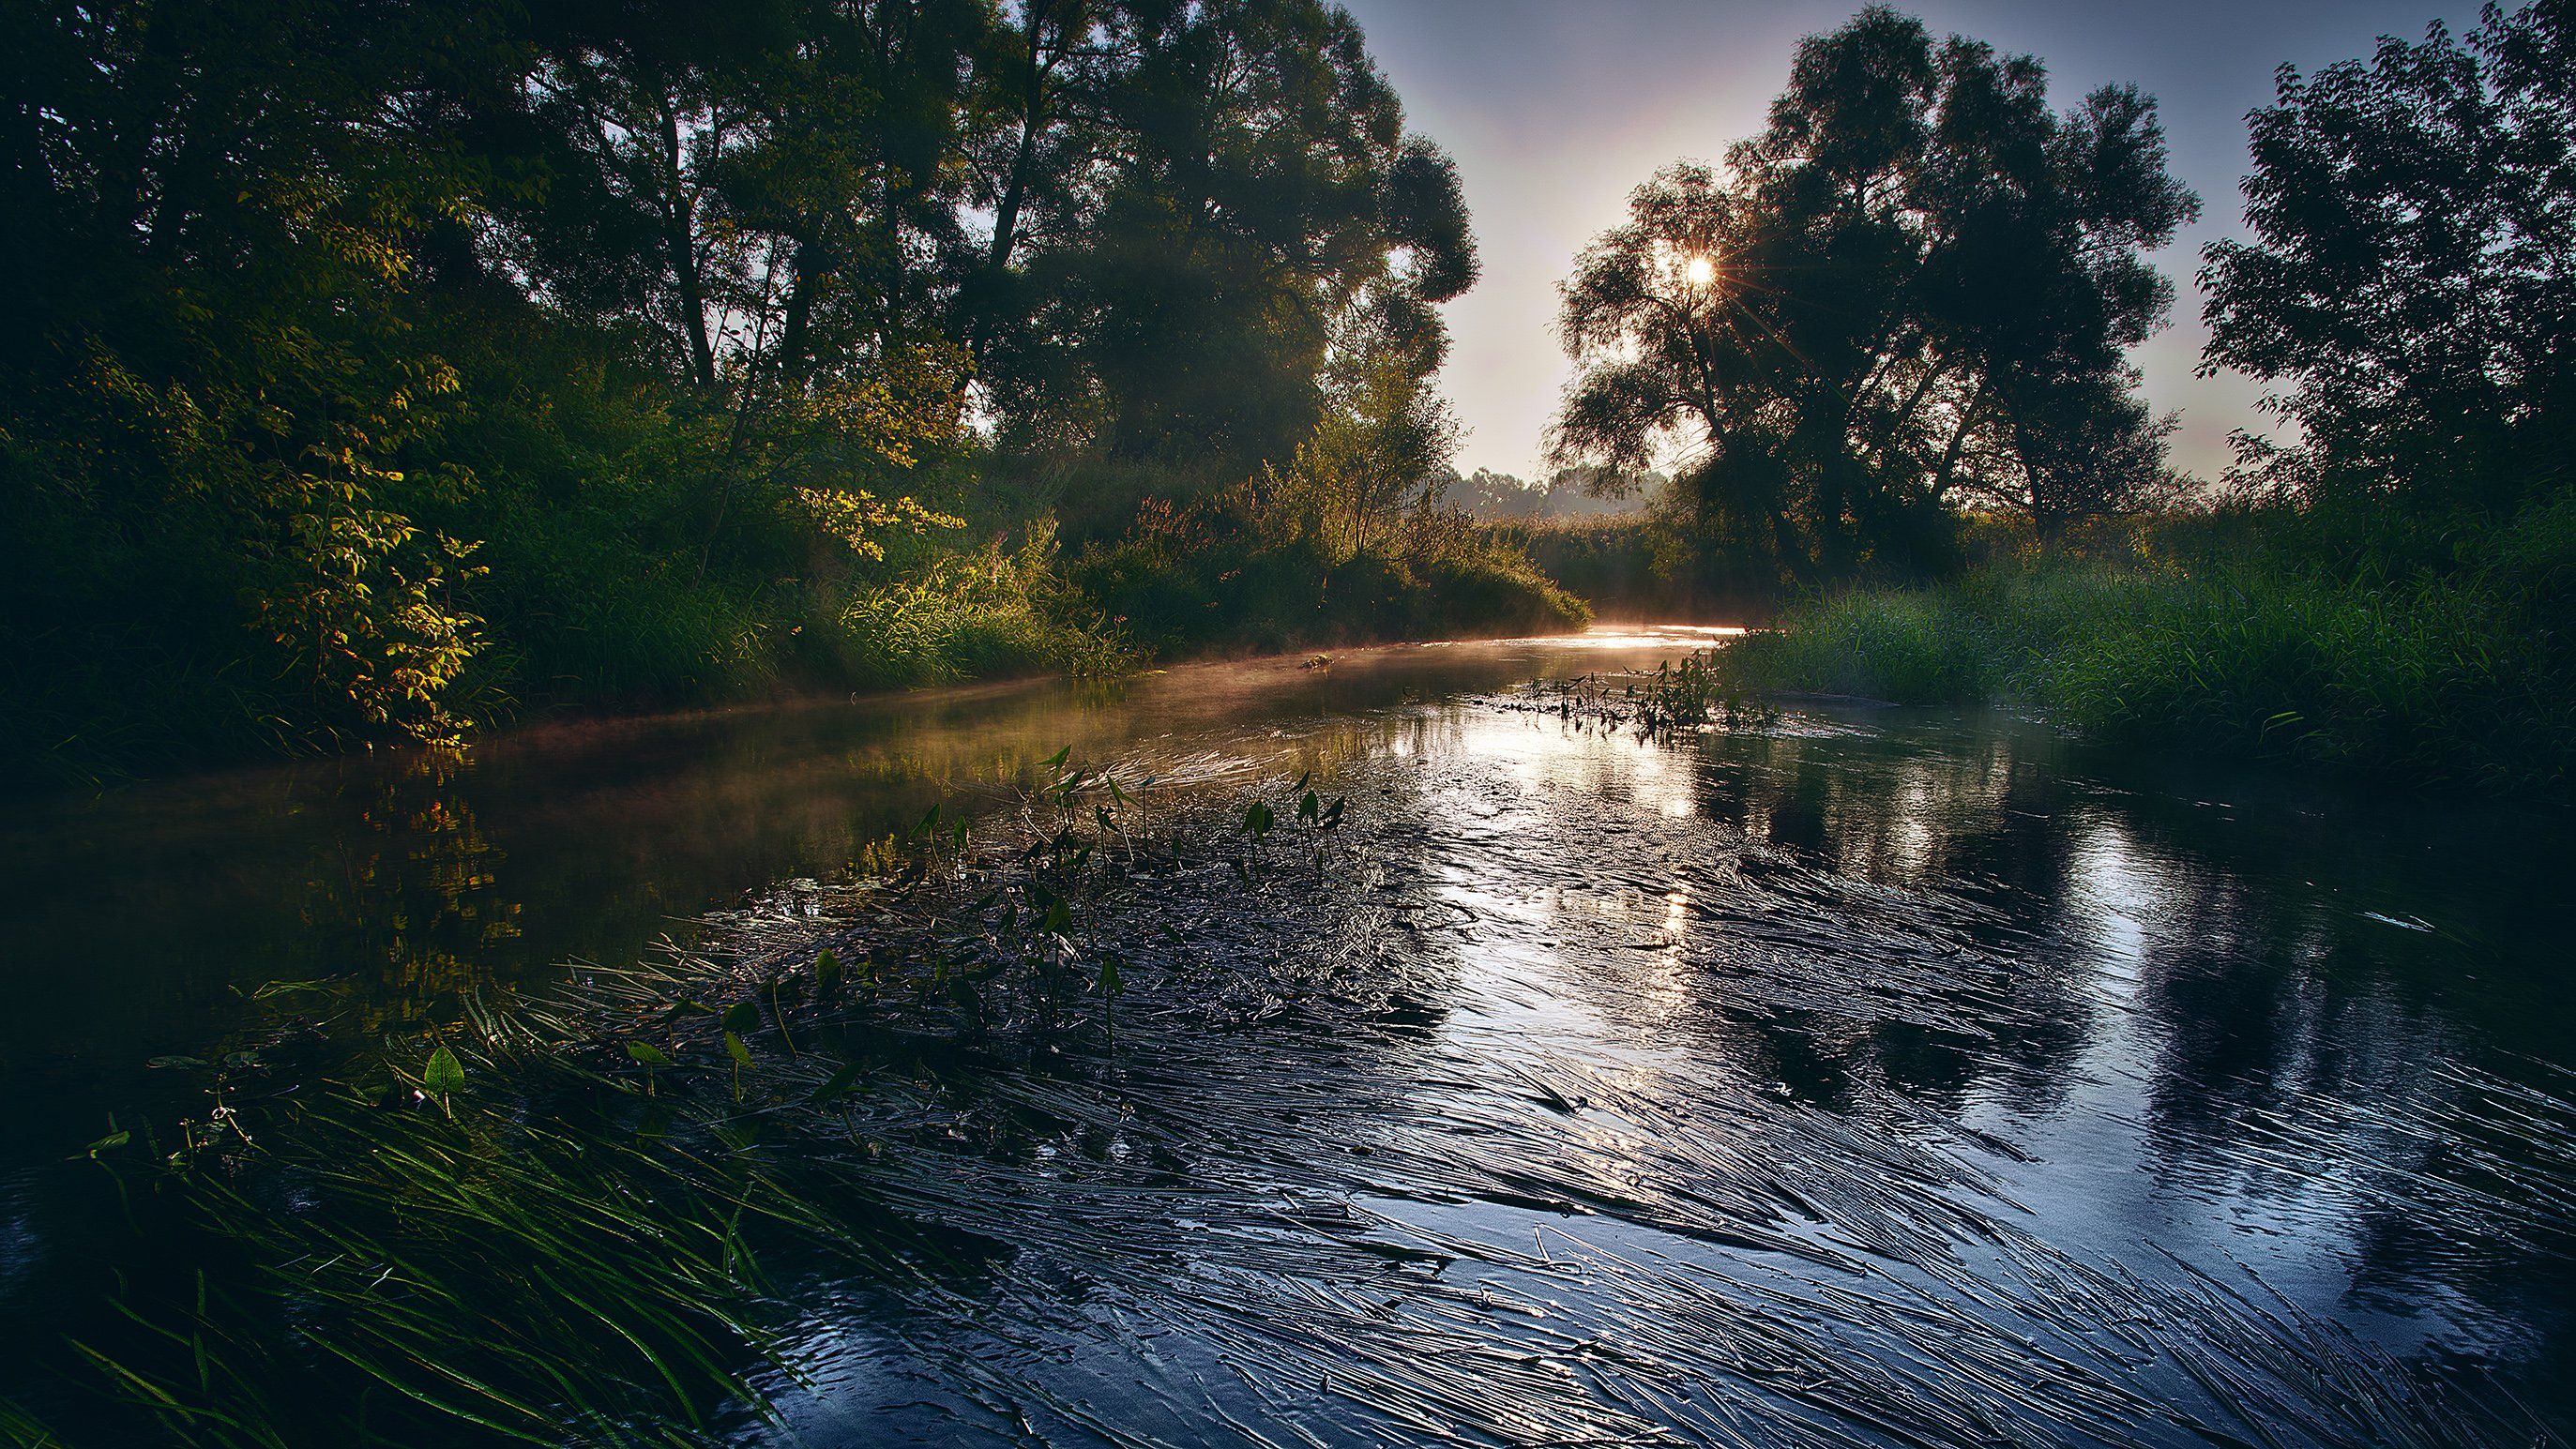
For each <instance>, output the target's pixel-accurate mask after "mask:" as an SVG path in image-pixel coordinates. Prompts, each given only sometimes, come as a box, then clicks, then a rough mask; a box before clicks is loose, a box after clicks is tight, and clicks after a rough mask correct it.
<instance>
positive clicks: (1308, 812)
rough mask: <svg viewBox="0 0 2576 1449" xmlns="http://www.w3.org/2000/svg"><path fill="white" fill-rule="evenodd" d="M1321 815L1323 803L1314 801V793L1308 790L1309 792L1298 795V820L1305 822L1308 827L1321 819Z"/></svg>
mask: <svg viewBox="0 0 2576 1449" xmlns="http://www.w3.org/2000/svg"><path fill="white" fill-rule="evenodd" d="M1323 813H1324V803H1323V802H1322V801H1320V800H1318V799H1316V798H1315V792H1314V791H1312V790H1309V791H1307V792H1306V793H1305V794H1303V795H1300V796H1299V797H1297V818H1298V819H1300V820H1303V821H1305V822H1306V823H1307V824H1309V825H1312V824H1314V823H1315V822H1316V821H1317V820H1318V819H1320V818H1322V816H1323Z"/></svg>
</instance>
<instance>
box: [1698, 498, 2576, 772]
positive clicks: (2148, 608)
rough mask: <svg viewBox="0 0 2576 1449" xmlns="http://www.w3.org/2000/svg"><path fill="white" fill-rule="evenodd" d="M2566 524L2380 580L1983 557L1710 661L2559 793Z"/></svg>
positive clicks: (2109, 730)
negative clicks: (1959, 573) (2459, 561)
mask: <svg viewBox="0 0 2576 1449" xmlns="http://www.w3.org/2000/svg"><path fill="white" fill-rule="evenodd" d="M2571 520H2576V507H2570V506H2567V505H2561V506H2559V507H2557V508H2553V509H2549V510H2544V511H2543V512H2542V513H2541V514H2538V515H2535V516H2533V517H2531V518H2528V519H2526V520H2524V521H2523V522H2522V523H2521V524H2519V525H2517V526H2516V527H2515V528H2514V529H2512V530H2511V531H2510V532H2509V533H2507V534H2505V535H2503V536H2501V537H2498V538H2495V539H2492V540H2490V545H2491V546H2490V547H2488V548H2486V549H2483V550H2481V551H2480V552H2479V554H2478V558H2479V562H2478V563H2476V564H2475V565H2473V566H2469V567H2462V568H2457V569H2453V570H2450V571H2447V572H2441V573H2432V572H2423V571H2417V572H2410V573H2408V574H2405V575H2402V576H2399V577H2376V578H2374V577H2369V576H2366V575H2356V574H2354V573H2350V572H2345V571H2339V570H2329V569H2324V568H2319V567H2314V566H2306V565H2303V564H2301V563H2299V562H2298V561H2295V560H2290V559H2285V558H2283V557H2281V556H2280V555H2278V554H2266V553H2263V552H2260V551H2250V552H2249V551H2239V552H2236V553H2234V554H2232V555H2223V556H2217V557H2212V558H2207V559H2203V560H2198V561H2177V560H2173V559H2170V558H2167V559H2164V560H2161V561H2159V560H2156V559H2153V558H2152V557H2150V558H2147V559H2142V560H2136V561H2130V562H2123V563H2098V562H2094V563H2087V562H2081V561H2072V560H2066V559H2053V560H2046V561H2040V562H2037V563H2030V562H2019V563H2016V562H1998V563H1995V564H1991V565H1989V566H1987V567H1985V568H1983V569H1981V570H1978V571H1976V572H1973V573H1971V574H1970V575H1968V576H1967V577H1965V578H1963V579H1961V580H1959V581H1957V582H1954V583H1950V584H1946V585H1941V586H1936V587H1929V588H1917V589H1879V590H1860V591H1854V592H1849V593H1844V594H1840V595H1836V596H1832V597H1829V598H1823V599H1819V600H1815V601H1811V602H1809V603H1807V604H1804V605H1801V606H1798V607H1796V608H1794V609H1792V610H1790V611H1789V612H1788V613H1787V614H1786V615H1785V616H1784V617H1783V618H1782V620H1781V621H1780V627H1779V628H1778V629H1777V630H1775V631H1771V632H1767V633H1763V634H1758V635H1754V636H1751V637H1748V638H1747V639H1745V640H1743V641H1741V642H1740V643H1739V644H1738V645H1737V646H1736V648H1734V649H1733V650H1731V651H1729V652H1728V654H1727V655H1726V657H1725V666H1724V667H1725V668H1726V670H1727V671H1728V673H1729V675H1730V677H1731V678H1732V679H1733V680H1734V681H1735V682H1736V683H1737V684H1738V685H1739V686H1741V687H1744V688H1748V689H1753V690H1761V691H1771V692H1780V691H1814V692H1822V693H1834V694H1850V695H1862V696H1869V697H1874V698H1879V699H1885V700H1890V701H1895V702H1899V703H1914V704H1965V703H1973V702H1980V701H1995V702H2005V703H2012V704H2018V705H2022V706H2025V707H2029V708H2033V709H2036V710H2038V711H2040V712H2042V713H2043V714H2045V715H2046V716H2047V717H2049V718H2050V719H2052V720H2055V721H2057V722H2059V723H2062V724H2065V725H2068V726H2071V727H2073V728H2075V729H2078V730H2080V731H2082V732H2084V733H2086V734H2088V735H2090V736H2093V737H2095V738H2099V739H2103V740H2108V741H2113V742H2119V743H2131V744H2141V745H2156V746H2167V747H2173V748H2180V749H2196V750H2208V751H2215V752H2220V753H2224V754H2229V755H2236V756H2247V757H2255V758H2270V759H2282V760H2291V761H2300V762H2308V763H2316V764H2323V765H2330V766H2335V767H2339V768H2344V769H2349V770H2355V771H2361V772H2368V773H2376V774H2382V775H2387V776H2394V777H2399V778H2404V779H2407V780H2412V781H2421V782H2425V783H2450V782H2460V783H2472V784H2476V785H2480V786H2484V787H2489V788H2495V789H2539V790H2545V791H2550V792H2563V791H2564V790H2565V788H2566V787H2567V785H2568V774H2567V761H2568V758H2569V754H2570V751H2571V750H2576V651H2571V649H2570V648H2569V645H2568V643H2567V641H2566V639H2565V637H2564V635H2563V633H2562V632H2561V630H2562V626H2561V625H2560V624H2559V622H2558V620H2559V619H2560V618H2561V617H2563V615H2562V614H2561V613H2560V612H2559V611H2560V610H2561V609H2563V607H2564V605H2565V603H2566V601H2567V600H2568V599H2569V598H2570V596H2571V590H2570V587H2569V585H2570V581H2571V578H2576V564H2571V560H2576V542H2571V541H2572V540H2576V522H2572V521H2571Z"/></svg>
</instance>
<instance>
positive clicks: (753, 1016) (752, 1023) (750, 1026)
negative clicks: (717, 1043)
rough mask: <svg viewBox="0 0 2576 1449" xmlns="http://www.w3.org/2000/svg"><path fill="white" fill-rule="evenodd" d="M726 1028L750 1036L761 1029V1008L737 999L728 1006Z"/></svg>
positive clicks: (729, 1031)
mask: <svg viewBox="0 0 2576 1449" xmlns="http://www.w3.org/2000/svg"><path fill="white" fill-rule="evenodd" d="M724 1029H725V1030H726V1031H727V1032H728V1033H730V1034H732V1035H735V1036H749V1035H751V1034H752V1033H753V1032H755V1031H758V1030H760V1008H759V1007H757V1006H754V1005H752V1004H751V1003H750V1002H748V1001H737V1002H735V1003H734V1004H733V1005H731V1006H728V1007H726V1008H725V1013H724ZM638 1060H641V1059H640V1058H639V1059H638Z"/></svg>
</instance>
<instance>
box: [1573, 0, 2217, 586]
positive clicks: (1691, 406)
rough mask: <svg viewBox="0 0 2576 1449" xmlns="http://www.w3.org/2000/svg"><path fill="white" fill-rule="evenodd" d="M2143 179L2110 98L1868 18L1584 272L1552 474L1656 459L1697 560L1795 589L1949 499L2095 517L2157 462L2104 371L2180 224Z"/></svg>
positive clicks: (2138, 114)
mask: <svg viewBox="0 0 2576 1449" xmlns="http://www.w3.org/2000/svg"><path fill="white" fill-rule="evenodd" d="M2164 158H2165V149H2164V141H2163V136H2162V132H2161V130H2160V129H2159V127H2158V124H2157V121H2156V117H2155V107H2154V103H2153V102H2152V101H2150V100H2148V99H2147V98H2146V97H2144V96H2143V95H2141V94H2139V93H2138V92H2137V91H2135V90H2134V89H2132V88H2127V87H2107V88H2104V89H2103V90H2100V91H2097V92H2095V93H2094V94H2093V95H2091V96H2089V97H2087V98H2086V99H2085V101H2084V102H2083V103H2081V104H2080V105H2079V106H2077V107H2076V108H2075V109H2074V110H2072V111H2069V112H2066V113H2063V114H2060V113H2056V112H2052V111H2051V110H2050V109H2049V108H2048V105H2047V99H2046V75H2045V72H2044V70H2043V69H2042V67H2041V66H2040V64H2039V63H2038V62H2037V61H2035V60H2033V59H2030V58H2029V57H2022V56H2014V57H2006V56H1999V55H1998V54H1997V53H1996V52H1995V51H1994V50H1993V49H1992V48H1991V47H1988V46H1986V45H1984V44H1982V43H1979V42H1975V41H1970V40H1965V39H1959V38H1953V39H1951V40H1950V41H1948V42H1947V43H1946V44H1940V45H1936V44H1935V43H1934V41H1933V39H1932V37H1931V35H1930V33H1929V32H1928V31H1926V30H1925V29H1924V27H1923V26H1922V24H1921V23H1920V22H1918V21H1915V20H1913V19H1911V18H1908V17H1905V16H1902V15H1899V14H1897V13H1896V12H1894V11H1892V10H1889V9H1887V8H1885V7H1879V6H1874V7H1872V8H1870V9H1868V10H1865V11H1863V12H1862V13H1861V14H1860V15H1859V16H1857V17H1856V18H1854V19H1853V20H1852V21H1851V22H1850V23H1849V24H1848V25H1846V26H1844V27H1843V28H1842V29H1840V30H1838V31H1835V32H1833V33H1831V34H1828V35H1821V36H1815V37H1811V38H1809V39H1808V40H1807V41H1805V42H1804V43H1802V44H1801V45H1800V47H1799V51H1798V55H1797V59H1796V62H1795V64H1794V66H1793V68H1792V71H1791V76H1790V83H1789V87H1788V89H1787V90H1785V91H1784V92H1783V93H1782V94H1781V95H1780V97H1779V98H1778V99H1777V100H1775V101H1774V102H1773V104H1772V108H1771V115H1770V120H1769V124H1768V125H1767V127H1766V128H1765V129H1764V131H1763V132H1762V133H1761V134H1760V135H1758V136H1756V137H1753V138H1752V139H1750V140H1747V141H1744V142H1740V143H1738V144H1737V145H1736V146H1735V147H1733V148H1732V149H1731V150H1730V151H1729V153H1728V156H1727V164H1726V168H1725V170H1724V171H1723V172H1720V171H1718V170H1715V169H1712V168H1710V167H1707V166H1701V165H1693V164H1684V165H1679V166H1675V167H1672V168H1669V169H1667V170H1665V171H1663V172H1661V173H1659V174H1658V175H1657V176H1656V177H1655V178H1654V179H1653V180H1651V181H1649V182H1648V183H1647V184H1646V185H1644V186H1642V187H1640V188H1639V189H1638V190H1637V192H1636V193H1635V195H1634V196H1633V197H1632V198H1631V199H1630V205H1629V219H1628V221H1627V223H1626V224H1624V225H1623V226H1620V227H1618V228H1616V229H1614V230H1612V231H1610V232H1607V233H1604V234H1603V235H1602V236H1601V237H1600V238H1598V239H1596V240H1595V241H1594V242H1593V243H1592V245H1591V246H1590V247H1589V248H1587V250H1586V251H1585V252H1584V254H1583V256H1582V257H1581V259H1580V260H1579V261H1578V264H1577V268H1576V272H1575V275H1574V276H1573V277H1572V278H1571V279H1569V280H1568V281H1567V282H1566V283H1565V284H1564V286H1563V288H1562V293H1563V306H1562V309H1561V315H1560V331H1561V334H1562V337H1563V340H1564V344H1565V348H1566V351H1567V353H1568V354H1569V355H1570V356H1571V357H1572V358H1573V359H1574V360H1575V363H1576V376H1575V379H1574V381H1573V382H1572V383H1571V384H1570V385H1569V387H1568V389H1567V392H1566V397H1565V400H1564V405H1563V407H1562V409H1561V410H1560V412H1559V415H1558V417H1557V420H1556V424H1555V427H1554V429H1553V432H1552V440H1551V445H1552V449H1553V451H1554V454H1555V456H1556V458H1557V460H1558V461H1560V462H1563V463H1577V462H1599V463H1604V464H1608V465H1610V466H1612V467H1614V468H1618V469H1624V470H1631V471H1634V470H1642V469H1643V468H1644V467H1646V466H1647V465H1648V464H1649V463H1651V462H1653V461H1654V460H1655V459H1656V458H1658V457H1659V456H1660V455H1662V454H1664V453H1666V452H1668V451H1672V450H1676V449H1678V450H1680V451H1682V452H1683V453H1685V454H1686V455H1687V457H1688V462H1687V464H1686V466H1685V468H1684V478H1685V481H1686V483H1687V485H1688V486H1689V488H1690V489H1691V490H1692V492H1693V495H1694V497H1695V501H1696V506H1697V511H1698V514H1699V517H1700V519H1701V522H1702V525H1703V527H1704V530H1705V532H1706V534H1707V542H1708V546H1709V547H1710V548H1711V549H1713V550H1717V551H1720V552H1730V553H1748V552H1749V553H1756V554H1767V555H1768V556H1770V557H1772V558H1773V559H1775V560H1776V561H1777V562H1778V564H1779V565H1780V566H1781V567H1783V568H1784V569H1786V570H1787V571H1788V572H1790V573H1791V574H1793V575H1798V576H1816V575H1818V574H1833V573H1842V572H1847V571H1849V570H1852V569H1855V568H1859V567H1864V566H1868V565H1871V564H1880V565H1888V564H1894V565H1900V566H1901V565H1904V564H1906V563H1909V562H1918V561H1920V560H1921V559H1922V558H1924V557H1925V556H1926V555H1927V554H1929V553H1930V552H1932V551H1933V550H1934V549H1936V548H1937V546H1938V545H1937V539H1938V534H1939V526H1940V521H1941V519H1942V517H1943V516H1944V513H1945V511H1946V510H1947V509H1948V508H1950V507H1952V506H1955V505H1958V504H1962V503H1970V504H1984V505H1988V506H1997V505H2000V506H2007V507H2012V508H2016V509H2018V510H2020V511H2022V512H2024V513H2027V514H2028V515H2030V516H2031V517H2032V518H2033V519H2034V520H2035V521H2036V522H2037V523H2038V525H2039V526H2040V528H2041V529H2042V530H2043V532H2054V531H2056V530H2057V529H2059V528H2060V527H2062V526H2063V525H2064V524H2065V523H2066V522H2067V521H2068V520H2070V519H2072V518H2074V517H2077V516H2081V515H2082V514H2085V513H2088V512H2095V511H2101V510H2104V509H2108V508H2113V507H2117V506H2119V504H2120V503H2121V501H2122V499H2123V495H2124V494H2125V493H2127V492H2128V491H2129V490H2130V489H2131V488H2132V487H2133V486H2134V485H2135V484H2137V483H2138V482H2140V481H2142V480H2143V478H2144V477H2146V476H2151V474H2152V471H2153V470H2152V468H2150V467H2146V466H2143V465H2146V464H2151V463H2153V462H2154V461H2155V460H2156V459H2158V458H2159V457H2160V451H2161V450H2160V446H2159V444H2158V439H2159V438H2160V437H2161V433H2160V432H2159V431H2158V430H2157V426H2156V425H2155V424H2154V423H2153V422H2152V420H2149V419H2147V418H2146V416H2145V414H2144V410H2143V409H2142V408H2138V407H2136V406H2134V404H2133V403H2132V402H2131V400H2130V388H2131V385H2132V383H2133V375H2132V374H2131V373H2130V372H2129V371H2128V370H2127V367H2126V364H2125V360H2124V349H2125V348H2126V347H2127V346H2128V345H2130V344H2132V343H2134V342H2136V341H2138V340H2139V339H2140V338H2142V337H2144V336H2145V335H2146V334H2147V332H2148V330H2149V329H2151V328H2152V327H2153V326H2154V325H2156V323H2157V322H2158V321H2159V320H2160V319H2161V318H2162V316H2163V315H2164V312H2165V310H2166V309H2167V307H2168V306H2169V305H2170V302H2171V297H2172V289H2171V285H2170V283H2168V282H2166V281H2165V280H2164V279H2163V278H2162V277H2161V276H2159V275H2158V274H2157V273H2156V272H2155V270H2154V269H2153V268H2152V267H2151V266H2149V265H2148V264H2147V263H2146V261H2145V259H2144V256H2143V253H2145V252H2146V251H2149V250H2152V249H2154V248H2155V247H2158V246H2161V245H2163V244H2164V243H2165V242H2166V241H2168V240H2170V239H2171V237H2172V234H2173V232H2174V230H2175V229H2176V228H2177V227H2179V226H2180V225H2181V223H2182V222H2183V221H2185V220H2187V219H2188V218H2189V217H2191V216H2192V215H2193V214H2194V212H2195V209H2196V205H2197V203H2196V202H2195V201H2194V200H2193V198H2192V197H2191V195H2190V194H2189V193H2188V192H2187V191H2185V190H2184V189H2183V188H2182V187H2181V186H2180V185H2179V184H2177V183H2176V182H2175V181H2174V180H2173V179H2172V178H2171V177H2170V176H2169V175H2168V174H2167V173H2166V171H2165V166H2164ZM2078 436H2083V437H2089V438H2091V439H2093V440H2094V441H2095V442H2096V443H2099V442H2101V441H2102V440H2104V439H2106V438H2113V437H2116V438H2117V440H2118V441H2119V442H2120V444H2121V446H2120V448H2118V449H2117V450H2114V451H2113V452H2107V453H2106V452H2104V451H2103V450H2101V449H2100V448H2098V447H2097V448H2094V449H2092V450H2089V451H2088V450H2086V449H2083V448H2079V447H2076V446H2074V445H2072V444H2071V443H2070V441H2069V440H2070V439H2073V438H2075V437H2078ZM2113 456H2119V457H2127V458H2132V459H2135V460H2137V461H2138V462H2139V463H2140V464H2141V465H2142V466H2141V467H2140V468H2139V469H2136V470H2122V471H2120V472H2118V473H2116V474H2114V473H2112V472H2109V471H2107V470H2106V469H2104V468H2103V467H2102V466H2101V460H2102V459H2103V458H2106V457H2113Z"/></svg>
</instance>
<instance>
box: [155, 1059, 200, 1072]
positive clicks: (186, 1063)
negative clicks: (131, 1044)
mask: <svg viewBox="0 0 2576 1449" xmlns="http://www.w3.org/2000/svg"><path fill="white" fill-rule="evenodd" d="M143 1065H145V1066H147V1067H157V1068H159V1069H161V1070H163V1071H180V1072H186V1071H194V1070H196V1069H197V1068H199V1067H202V1066H206V1065H208V1062H207V1061H206V1059H205V1058H204V1057H185V1056H171V1057H154V1058H152V1059H151V1060H149V1061H147V1062H145V1063H144V1064H143Z"/></svg>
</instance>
